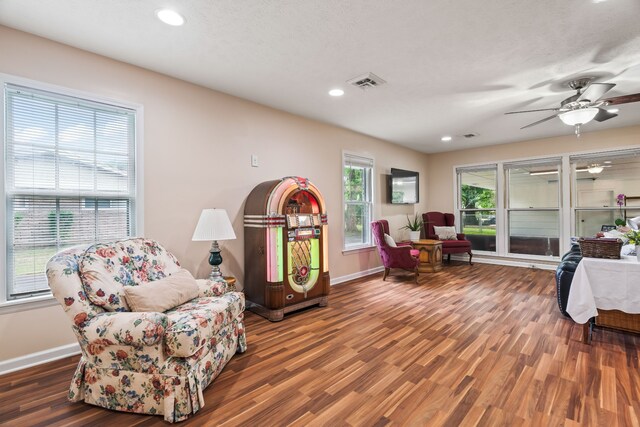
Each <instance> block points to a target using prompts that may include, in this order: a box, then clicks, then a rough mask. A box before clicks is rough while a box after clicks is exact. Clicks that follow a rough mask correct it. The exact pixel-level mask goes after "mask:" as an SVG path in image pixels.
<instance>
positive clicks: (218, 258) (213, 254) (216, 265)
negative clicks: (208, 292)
mask: <svg viewBox="0 0 640 427" xmlns="http://www.w3.org/2000/svg"><path fill="white" fill-rule="evenodd" d="M209 264H211V274H209V280H213V281H216V282H221V281H224V279H223V278H222V272H221V271H220V264H222V255H220V246H218V241H217V240H214V241H213V242H212V243H211V249H210V250H209Z"/></svg>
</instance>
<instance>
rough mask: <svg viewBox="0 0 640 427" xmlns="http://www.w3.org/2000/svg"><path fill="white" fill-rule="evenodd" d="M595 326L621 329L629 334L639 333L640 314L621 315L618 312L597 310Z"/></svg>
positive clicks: (620, 312)
mask: <svg viewBox="0 0 640 427" xmlns="http://www.w3.org/2000/svg"><path fill="white" fill-rule="evenodd" d="M596 325H598V326H604V327H608V328H615V329H622V330H623V331H629V332H636V333H638V332H640V314H629V313H623V312H622V311H619V310H600V309H599V310H598V315H597V316H596Z"/></svg>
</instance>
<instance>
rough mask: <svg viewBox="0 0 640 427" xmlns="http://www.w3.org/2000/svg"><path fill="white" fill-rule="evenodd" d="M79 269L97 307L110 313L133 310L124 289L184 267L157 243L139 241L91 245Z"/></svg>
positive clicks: (84, 285)
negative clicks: (130, 308) (125, 296)
mask: <svg viewBox="0 0 640 427" xmlns="http://www.w3.org/2000/svg"><path fill="white" fill-rule="evenodd" d="M79 269H80V278H81V279H82V284H83V288H84V291H85V292H86V294H87V296H88V297H89V299H90V300H91V302H92V303H93V304H95V305H97V306H99V307H102V308H104V309H105V310H106V311H130V310H129V306H128V305H127V301H126V300H125V298H124V292H123V291H122V287H123V286H137V285H140V284H141V283H145V282H152V281H154V280H158V279H163V278H165V277H167V276H169V275H171V274H173V273H175V272H177V271H178V270H180V264H179V263H178V261H177V260H176V258H175V257H174V256H173V255H172V254H171V253H169V252H168V251H167V250H166V249H164V248H163V247H162V246H160V244H158V243H157V242H154V241H153V240H147V239H141V238H138V239H130V240H124V241H121V242H114V243H98V244H95V245H93V246H90V247H89V248H88V249H87V250H86V251H85V253H84V255H83V256H82V258H81V259H80V261H79Z"/></svg>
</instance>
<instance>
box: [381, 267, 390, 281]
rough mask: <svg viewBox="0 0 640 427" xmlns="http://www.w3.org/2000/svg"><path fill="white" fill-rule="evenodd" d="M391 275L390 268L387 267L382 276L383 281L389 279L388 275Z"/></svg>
mask: <svg viewBox="0 0 640 427" xmlns="http://www.w3.org/2000/svg"><path fill="white" fill-rule="evenodd" d="M388 275H389V269H388V268H385V269H384V275H383V276H382V281H383V282H384V281H385V280H386V279H387V276H388Z"/></svg>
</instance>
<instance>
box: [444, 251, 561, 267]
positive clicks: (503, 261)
mask: <svg viewBox="0 0 640 427" xmlns="http://www.w3.org/2000/svg"><path fill="white" fill-rule="evenodd" d="M451 259H452V260H454V261H462V262H466V263H468V262H469V256H468V255H466V254H465V255H451ZM443 262H445V261H443ZM476 262H477V263H478V264H493V265H508V266H510V267H523V268H538V269H540V270H555V269H556V268H557V267H558V262H555V264H550V263H543V262H538V261H537V260H523V259H517V260H516V259H507V258H489V257H480V256H474V257H473V263H474V264H475V263H476ZM445 268H446V266H445Z"/></svg>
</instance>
